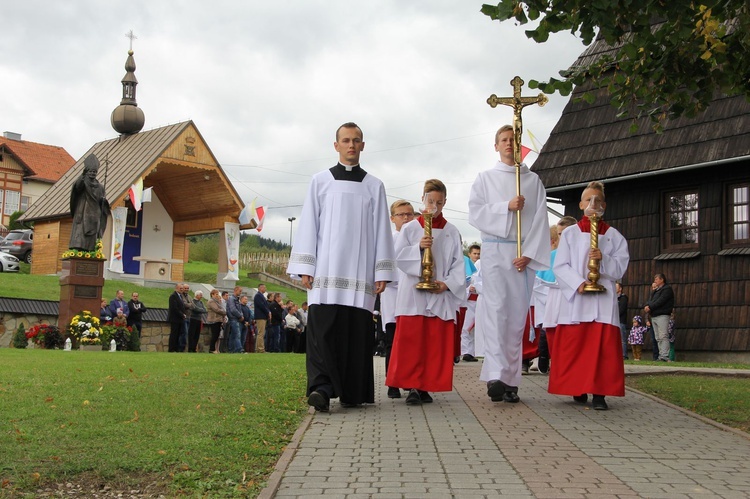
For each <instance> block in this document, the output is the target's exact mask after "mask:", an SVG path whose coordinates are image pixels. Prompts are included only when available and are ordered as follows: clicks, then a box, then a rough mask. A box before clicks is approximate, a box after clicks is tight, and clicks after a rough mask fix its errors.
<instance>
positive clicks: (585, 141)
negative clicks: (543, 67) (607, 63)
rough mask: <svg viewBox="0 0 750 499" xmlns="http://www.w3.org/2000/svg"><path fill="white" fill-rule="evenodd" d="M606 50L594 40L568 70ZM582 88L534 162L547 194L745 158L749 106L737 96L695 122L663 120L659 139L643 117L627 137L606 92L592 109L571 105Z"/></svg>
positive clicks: (625, 121)
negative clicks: (629, 177)
mask: <svg viewBox="0 0 750 499" xmlns="http://www.w3.org/2000/svg"><path fill="white" fill-rule="evenodd" d="M611 51H612V47H610V46H608V45H607V44H606V43H605V42H604V41H603V40H598V41H596V42H594V43H593V44H592V45H591V46H589V47H588V48H587V49H586V50H585V51H584V52H583V53H582V54H581V55H580V56H579V58H578V60H577V61H576V62H575V63H574V64H573V66H574V67H575V66H580V65H582V64H587V63H589V62H590V61H591V60H592V59H595V58H597V57H599V56H601V55H602V54H604V53H607V52H611ZM588 85H589V84H588V83H587V84H586V85H583V86H582V87H579V88H576V89H575V90H574V91H573V95H572V97H571V99H570V101H569V102H568V104H567V105H566V106H565V109H564V110H563V113H562V116H561V117H560V119H559V121H558V122H557V124H556V125H555V127H554V129H553V130H552V133H551V134H550V137H549V139H548V140H547V142H546V144H545V145H544V147H543V148H542V150H541V152H540V154H539V158H538V159H537V160H536V162H535V163H534V166H533V170H534V171H535V172H536V173H537V174H538V175H539V177H540V178H541V179H542V182H543V183H544V185H545V186H546V187H547V189H548V190H550V189H552V190H553V191H555V190H560V189H562V188H564V187H565V186H572V185H575V184H580V183H583V182H588V181H591V180H611V179H615V178H618V177H624V176H629V175H637V174H641V173H646V172H655V171H659V170H668V169H671V168H676V167H686V166H691V165H701V164H706V166H710V164H711V162H714V161H725V160H731V159H732V158H743V157H748V156H750V103H749V102H747V100H745V97H744V96H742V95H736V96H719V97H717V98H715V99H714V101H713V102H712V104H711V105H710V106H709V107H708V109H707V110H706V111H705V112H703V113H702V114H700V115H699V116H697V117H695V118H692V119H689V118H679V119H674V120H669V121H668V122H666V123H665V125H664V132H663V133H661V134H657V133H655V132H653V131H652V129H651V123H650V121H649V119H648V118H647V117H646V118H642V119H640V120H638V121H637V123H638V125H639V128H638V131H637V132H636V133H631V132H630V130H629V128H630V125H631V124H632V120H631V119H630V118H618V117H617V110H616V109H615V108H614V107H613V106H612V105H611V104H610V98H609V95H608V94H607V92H606V89H601V90H599V91H597V93H596V100H595V101H594V103H593V104H587V103H586V102H584V101H578V102H576V99H575V98H576V97H579V96H580V95H581V94H582V93H583V92H584V91H586V90H587V89H588V88H587V87H588Z"/></svg>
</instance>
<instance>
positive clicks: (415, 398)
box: [406, 388, 422, 405]
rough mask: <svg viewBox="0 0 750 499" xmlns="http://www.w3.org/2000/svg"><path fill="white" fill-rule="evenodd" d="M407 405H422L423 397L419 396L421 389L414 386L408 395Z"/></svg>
mask: <svg viewBox="0 0 750 499" xmlns="http://www.w3.org/2000/svg"><path fill="white" fill-rule="evenodd" d="M406 405H422V398H421V397H420V396H419V390H417V389H416V388H412V389H411V390H409V395H407V396H406Z"/></svg>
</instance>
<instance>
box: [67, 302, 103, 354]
mask: <svg viewBox="0 0 750 499" xmlns="http://www.w3.org/2000/svg"><path fill="white" fill-rule="evenodd" d="M68 334H69V335H70V336H73V337H74V338H75V339H76V340H77V341H78V345H80V346H87V345H100V344H101V338H100V336H101V334H102V330H101V327H99V318H98V317H94V316H93V315H91V312H89V311H88V310H84V311H82V312H79V313H78V314H76V315H74V316H73V318H72V319H71V320H70V324H68Z"/></svg>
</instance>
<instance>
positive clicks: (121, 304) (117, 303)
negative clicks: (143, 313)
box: [109, 289, 130, 317]
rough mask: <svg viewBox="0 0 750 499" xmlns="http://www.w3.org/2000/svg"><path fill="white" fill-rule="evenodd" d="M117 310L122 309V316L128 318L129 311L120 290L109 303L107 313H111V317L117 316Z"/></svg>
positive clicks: (123, 294)
mask: <svg viewBox="0 0 750 499" xmlns="http://www.w3.org/2000/svg"><path fill="white" fill-rule="evenodd" d="M118 308H121V309H122V314H123V315H124V316H125V317H128V316H130V309H129V308H128V303H127V302H126V301H125V291H123V290H121V289H118V290H117V293H116V294H115V297H114V299H113V300H112V301H111V302H109V311H110V312H112V313H111V314H110V315H111V316H112V317H114V316H115V315H117V309H118Z"/></svg>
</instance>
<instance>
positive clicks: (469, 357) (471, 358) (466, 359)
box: [462, 353, 479, 362]
mask: <svg viewBox="0 0 750 499" xmlns="http://www.w3.org/2000/svg"><path fill="white" fill-rule="evenodd" d="M462 359H463V361H464V362H479V359H477V358H476V357H474V356H473V355H471V354H470V353H465V354H464V356H463V357H462Z"/></svg>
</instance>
